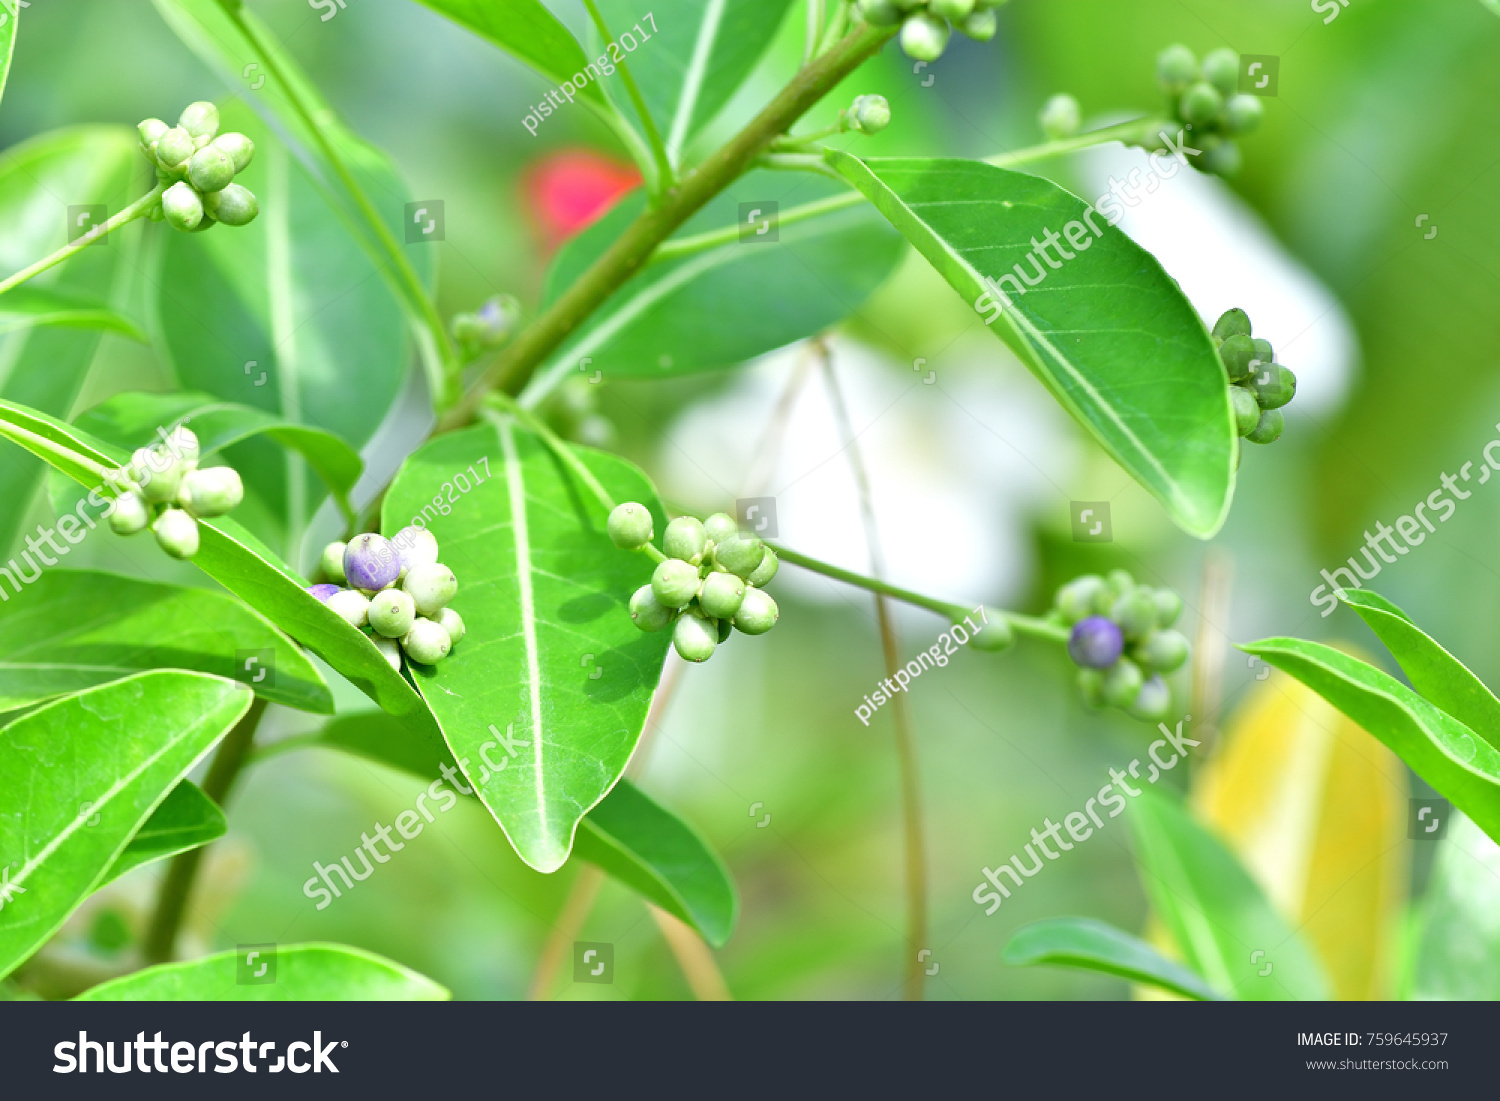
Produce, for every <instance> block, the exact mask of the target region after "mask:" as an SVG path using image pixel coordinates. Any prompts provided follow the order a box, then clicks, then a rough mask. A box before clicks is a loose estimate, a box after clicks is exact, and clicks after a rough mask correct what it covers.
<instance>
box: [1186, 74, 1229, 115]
mask: <svg viewBox="0 0 1500 1101" xmlns="http://www.w3.org/2000/svg"><path fill="white" fill-rule="evenodd" d="M1223 109H1224V97H1223V96H1222V95H1220V94H1219V90H1218V89H1217V88H1215V87H1214V86H1213V85H1212V84H1210V83H1208V82H1207V81H1206V80H1200V81H1198V83H1196V84H1194V85H1192V86H1191V87H1189V88H1188V90H1187V91H1186V92H1183V93H1182V99H1181V100H1180V101H1179V103H1178V105H1177V110H1178V113H1179V114H1180V115H1181V116H1182V119H1183V121H1184V122H1190V123H1192V124H1193V125H1194V126H1203V125H1205V124H1207V123H1210V122H1212V121H1213V120H1214V119H1216V118H1218V117H1219V112H1220V111H1222V110H1223Z"/></svg>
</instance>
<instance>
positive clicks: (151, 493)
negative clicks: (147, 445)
mask: <svg viewBox="0 0 1500 1101" xmlns="http://www.w3.org/2000/svg"><path fill="white" fill-rule="evenodd" d="M148 456H149V457H148V458H147V460H146V466H145V469H144V471H142V472H141V474H140V479H141V481H140V486H141V496H143V497H145V498H146V500H148V501H150V502H151V503H152V504H157V505H160V504H165V503H167V502H169V501H173V500H175V499H176V497H177V491H178V490H179V489H180V488H181V487H182V475H183V464H182V463H180V462H178V461H177V460H176V459H175V458H173V457H172V456H171V455H167V454H163V453H162V452H160V451H156V450H150V451H149V452H148Z"/></svg>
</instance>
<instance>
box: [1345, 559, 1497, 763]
mask: <svg viewBox="0 0 1500 1101" xmlns="http://www.w3.org/2000/svg"><path fill="white" fill-rule="evenodd" d="M1341 596H1342V599H1343V601H1344V603H1345V604H1347V605H1349V607H1351V608H1353V609H1354V610H1355V611H1356V612H1358V613H1359V618H1360V619H1363V620H1364V621H1365V623H1366V624H1368V625H1369V628H1370V630H1372V631H1374V632H1375V637H1376V638H1378V639H1380V641H1381V642H1383V643H1385V645H1386V648H1387V649H1388V650H1390V652H1391V653H1392V654H1393V655H1395V658H1396V660H1397V661H1398V662H1400V663H1401V669H1402V671H1403V672H1405V673H1406V677H1407V679H1408V680H1410V681H1411V683H1412V687H1413V688H1415V689H1416V690H1417V692H1418V693H1419V694H1420V695H1421V696H1422V697H1423V698H1424V699H1426V700H1427V701H1428V702H1429V703H1432V704H1435V705H1436V706H1437V707H1439V708H1441V709H1442V710H1444V711H1446V712H1447V713H1448V714H1450V715H1452V716H1453V717H1454V718H1455V719H1457V720H1458V721H1459V722H1461V723H1463V724H1464V725H1465V726H1467V727H1468V728H1469V729H1470V730H1472V731H1474V733H1476V734H1478V735H1479V736H1480V737H1481V738H1483V739H1484V740H1485V741H1487V742H1489V743H1490V745H1492V746H1495V747H1497V748H1500V700H1497V699H1496V698H1495V694H1494V693H1493V692H1491V691H1490V690H1489V689H1488V688H1486V687H1485V685H1484V682H1483V681H1481V680H1480V679H1479V678H1478V677H1476V676H1475V675H1474V674H1473V673H1471V672H1469V669H1468V666H1466V665H1464V663H1463V662H1461V661H1459V660H1458V659H1457V658H1456V657H1454V656H1453V655H1452V654H1450V653H1448V651H1447V650H1445V649H1443V647H1442V646H1441V645H1439V644H1438V643H1437V641H1436V640H1434V639H1433V638H1432V637H1431V636H1429V635H1428V634H1427V633H1426V632H1425V631H1423V630H1422V629H1421V628H1420V627H1418V626H1417V625H1416V624H1415V623H1413V622H1412V621H1411V617H1410V616H1408V615H1407V614H1406V613H1405V612H1403V611H1402V610H1401V609H1400V608H1398V607H1396V605H1394V604H1392V603H1391V602H1390V601H1389V600H1387V599H1386V598H1385V597H1383V596H1381V595H1380V594H1378V593H1373V592H1371V591H1370V590H1368V589H1355V590H1354V591H1352V592H1349V591H1344V592H1343V593H1341Z"/></svg>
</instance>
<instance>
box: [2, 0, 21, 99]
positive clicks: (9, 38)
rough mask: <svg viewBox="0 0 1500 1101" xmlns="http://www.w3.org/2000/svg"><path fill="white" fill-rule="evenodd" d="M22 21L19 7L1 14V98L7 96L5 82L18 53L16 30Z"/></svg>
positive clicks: (10, 8)
mask: <svg viewBox="0 0 1500 1101" xmlns="http://www.w3.org/2000/svg"><path fill="white" fill-rule="evenodd" d="M20 21H21V9H20V7H19V6H16V7H7V8H6V9H5V11H4V12H0V97H3V96H4V95H5V81H6V78H8V77H9V76H10V59H11V58H12V57H13V56H15V52H16V28H17V25H18V24H19V23H20Z"/></svg>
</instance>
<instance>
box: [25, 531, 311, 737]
mask: <svg viewBox="0 0 1500 1101" xmlns="http://www.w3.org/2000/svg"><path fill="white" fill-rule="evenodd" d="M101 538H113V536H111V535H105V536H101ZM0 599H3V600H4V601H5V603H4V605H3V606H0V711H11V710H14V709H15V708H18V707H27V706H30V705H32V704H35V703H40V702H42V701H44V700H49V699H53V698H54V697H57V696H62V695H67V694H69V693H73V692H79V691H82V690H83V689H85V688H91V687H93V686H94V685H96V684H104V683H106V682H108V681H112V680H118V679H119V678H121V677H124V676H128V675H130V674H131V673H136V672H144V671H146V670H150V669H186V670H191V671H194V672H199V673H212V674H214V675H216V676H220V677H225V678H227V679H230V680H233V679H235V678H236V677H238V676H243V675H244V674H245V671H244V670H243V669H240V668H238V667H237V665H236V657H237V655H238V652H239V651H242V650H269V651H271V662H262V665H264V666H268V667H269V668H270V672H271V675H269V676H267V677H266V678H265V680H264V681H263V682H262V683H261V684H260V685H256V686H254V687H256V689H257V691H258V694H259V695H261V696H264V697H265V698H266V699H268V700H271V701H272V702H274V703H281V704H285V705H286V706H288V707H295V708H299V709H300V710H303V711H320V712H324V713H331V712H332V711H333V694H332V693H331V692H330V691H329V689H328V685H327V684H325V683H324V681H323V677H322V674H320V673H319V672H318V670H317V667H316V666H314V665H313V664H312V662H310V661H308V660H307V658H306V657H305V656H304V655H303V653H302V651H301V650H300V649H298V648H297V646H296V645H294V644H293V643H292V641H291V639H289V638H287V637H286V636H285V635H284V634H282V633H281V632H280V631H278V630H277V629H276V628H275V627H273V626H272V625H271V624H270V623H269V622H267V621H266V619H265V618H264V617H263V616H261V615H259V614H257V613H256V612H254V611H252V610H251V609H250V608H247V607H246V606H245V605H244V604H242V603H240V602H239V601H238V600H233V599H231V598H229V597H227V596H225V595H223V594H222V593H216V592H210V591H207V590H204V589H184V588H179V587H178V586H175V585H158V584H153V583H151V582H146V581H137V580H135V579H134V578H130V577H119V576H116V575H115V574H108V573H95V572H92V571H85V570H52V571H46V570H44V571H42V573H41V576H40V577H39V578H37V580H36V581H34V582H32V584H30V585H29V586H27V587H26V588H24V589H21V590H19V591H18V592H17V593H16V595H14V596H12V595H11V594H10V593H9V592H7V591H6V590H5V589H4V587H3V581H0ZM273 663H274V664H273Z"/></svg>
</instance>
